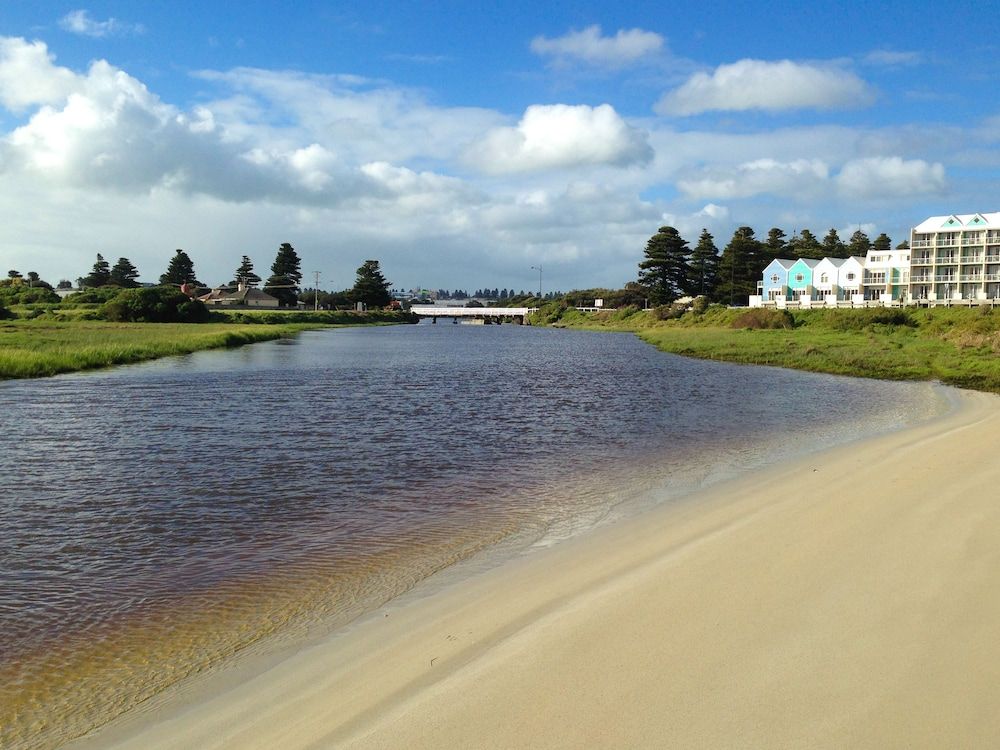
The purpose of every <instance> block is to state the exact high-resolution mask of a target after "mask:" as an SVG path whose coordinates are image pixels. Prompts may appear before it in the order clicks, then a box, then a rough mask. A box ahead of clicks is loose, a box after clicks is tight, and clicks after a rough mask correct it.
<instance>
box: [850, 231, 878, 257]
mask: <svg viewBox="0 0 1000 750" xmlns="http://www.w3.org/2000/svg"><path fill="white" fill-rule="evenodd" d="M871 247H872V243H871V241H870V240H869V239H868V235H867V234H865V233H864V232H862V231H861V230H860V229H859V230H857V231H856V232H855V233H854V234H852V235H851V240H850V242H849V243H848V245H847V251H848V252H849V253H850V254H851V255H865V254H867V252H868V251H869V250H871Z"/></svg>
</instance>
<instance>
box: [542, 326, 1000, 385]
mask: <svg viewBox="0 0 1000 750" xmlns="http://www.w3.org/2000/svg"><path fill="white" fill-rule="evenodd" d="M748 312H749V318H748V317H747V316H748ZM782 320H783V321H784V323H782ZM538 322H542V323H546V324H548V325H555V326H559V327H567V328H580V329H587V330H606V331H623V332H632V333H635V334H636V335H638V336H639V337H640V338H642V339H643V340H644V341H647V342H648V343H650V344H653V345H654V346H656V347H657V348H659V349H660V350H662V351H665V352H669V353H671V354H680V355H682V356H686V357H697V358H700V359H713V360H718V361H723V362H735V363H738V364H754V365H773V366H776V367H787V368H791V369H795V370H807V371H810V372H826V373H831V374H835V375H851V376H854V377H864V378H879V379H883V380H936V381H940V382H942V383H946V384H948V385H954V386H958V387H961V388H971V389H974V390H980V391H986V392H990V393H1000V311H994V310H993V309H992V308H988V307H983V308H976V309H969V308H962V309H959V308H944V307H941V308H934V309H906V310H900V309H877V308H872V309H861V310H812V311H808V310H803V311H795V312H794V313H784V312H783V311H776V310H751V311H748V310H747V309H745V308H744V309H725V308H721V307H712V308H710V309H709V310H708V311H707V312H705V313H704V314H702V315H696V314H694V313H691V312H687V313H685V314H684V315H683V316H681V317H678V318H676V319H670V320H659V319H658V318H657V315H656V311H653V310H647V311H639V310H636V309H635V308H629V309H626V310H623V311H609V312H606V313H580V312H577V311H576V310H573V309H569V310H562V311H551V310H550V311H549V314H548V316H547V318H545V319H543V320H541V321H538ZM768 325H773V326H784V327H774V328H768V327H765V326H768Z"/></svg>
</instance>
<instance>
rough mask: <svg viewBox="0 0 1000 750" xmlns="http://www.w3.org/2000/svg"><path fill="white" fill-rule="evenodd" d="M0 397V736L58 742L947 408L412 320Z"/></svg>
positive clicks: (59, 381) (855, 384)
mask: <svg viewBox="0 0 1000 750" xmlns="http://www.w3.org/2000/svg"><path fill="white" fill-rule="evenodd" d="M0 404H2V412H0V413H2V415H3V417H2V437H0V440H2V443H0V477H2V484H0V746H2V747H4V748H47V747H55V746H58V745H59V744H61V743H63V742H65V741H66V740H68V739H70V738H72V737H76V736H79V735H81V734H83V733H85V732H87V731H89V730H91V729H93V728H95V727H97V726H100V725H102V724H104V723H106V722H107V721H109V720H111V719H113V718H114V717H116V716H119V715H121V714H123V713H126V712H129V711H132V710H135V709H136V707H137V706H139V707H141V704H143V703H144V702H145V701H147V700H148V699H149V698H150V697H151V696H155V695H157V694H159V693H161V692H162V691H163V690H164V689H166V688H167V687H169V686H171V685H173V684H175V683H178V682H179V681H183V680H186V679H190V678H192V677H193V676H195V675H199V674H204V673H206V672H211V671H212V670H216V669H219V668H220V667H222V666H225V665H226V664H227V663H229V661H230V660H231V659H233V657H234V656H235V655H237V654H241V653H261V652H266V651H268V649H272V650H274V649H278V648H287V647H289V646H290V645H291V646H294V644H295V643H299V642H303V641H305V640H307V639H309V638H315V637H319V636H323V635H324V634H329V633H331V632H333V631H335V630H336V629H337V628H340V627H343V626H344V625H346V624H347V623H349V622H351V621H352V620H353V619H355V618H357V617H358V616H359V615H362V614H364V613H365V612H369V611H371V610H373V609H374V608H377V607H379V606H380V605H382V604H384V603H385V602H387V601H389V600H391V599H393V598H394V597H398V596H399V595H401V594H403V593H405V592H407V591H410V590H411V589H412V588H413V587H414V586H415V585H417V584H418V583H421V582H423V583H422V584H421V585H423V586H426V585H428V581H430V582H431V583H433V581H435V580H436V577H435V573H437V574H438V576H437V577H442V573H444V572H446V571H450V572H451V574H454V571H456V570H464V569H465V568H463V566H469V569H470V570H471V569H472V568H475V567H476V566H478V567H482V566H489V565H491V564H495V562H496V561H498V560H500V559H503V558H504V557H508V556H510V555H517V554H527V553H530V550H531V549H532V548H533V547H535V546H538V545H547V544H553V543H556V542H558V540H559V539H562V538H565V537H567V536H571V535H574V534H577V533H580V532H582V531H585V530H586V529H588V528H591V527H593V526H594V525H596V524H599V523H602V522H606V521H608V520H609V519H613V518H615V517H618V516H621V515H624V514H631V513H636V512H640V511H641V510H642V509H643V508H644V507H648V506H649V505H652V504H657V503H663V502H681V501H683V498H684V497H685V496H686V495H689V494H690V493H691V492H692V491H693V490H695V489H697V488H698V487H700V486H703V485H704V484H706V483H709V482H714V481H718V480H720V479H724V478H727V477H731V476H734V475H736V474H738V473H740V472H742V471H746V470H748V469H750V468H753V467H758V466H761V465H765V464H768V463H774V462H777V461H780V460H782V459H783V458H785V457H788V456H791V455H795V454H798V453H801V452H803V451H807V450H816V449H818V448H820V447H822V446H825V445H831V444H834V443H841V442H845V441H848V440H851V439H855V438H858V437H862V436H864V435H867V434H872V433H875V432H880V431H885V430H889V429H894V428H896V427H899V426H903V425H905V424H908V423H912V422H915V421H918V420H922V419H926V418H928V417H930V416H932V415H933V414H935V413H939V412H941V411H943V410H944V409H945V408H947V405H946V403H945V400H944V399H943V398H942V396H941V395H940V393H939V392H938V391H936V390H935V389H934V388H933V387H932V386H929V385H926V384H907V383H886V382H878V381H861V380H856V379H851V378H841V377H833V376H822V375H812V374H806V373H799V372H792V371H785V370H778V369H772V368H753V367H740V366H735V365H727V364H720V363H713V362H704V361H696V360H687V359H682V358H679V357H674V356H669V355H665V354H662V353H660V352H657V351H656V350H655V349H653V348H652V347H649V346H647V345H645V344H643V343H642V342H640V341H639V340H638V339H636V338H634V337H632V336H630V335H624V334H597V333H588V332H579V331H557V330H551V329H541V328H530V327H520V326H509V325H507V326H488V327H483V326H465V325H451V324H442V323H438V324H437V325H432V324H430V323H429V322H424V323H421V324H420V325H416V326H399V327H386V328H363V329H362V328H358V329H339V330H327V331H314V332H307V333H304V334H302V335H301V336H299V337H298V338H296V339H292V340H282V341H276V342H269V343H264V344H258V345H254V346H248V347H244V348H241V349H237V350H229V351H211V352H199V353H196V354H192V355H188V356H184V357H174V358H169V359H164V360H159V361H156V362H150V363H145V364H140V365H134V366H128V367H121V368H117V369H113V370H107V371H101V372H95V373H86V374H74V375H65V376H58V377H54V378H48V379H42V380H31V381H11V382H5V383H0ZM848 489H849V479H847V478H845V490H848ZM789 491H790V492H803V491H808V488H803V487H795V488H789ZM140 710H141V709H140Z"/></svg>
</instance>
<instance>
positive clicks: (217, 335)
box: [0, 319, 315, 378]
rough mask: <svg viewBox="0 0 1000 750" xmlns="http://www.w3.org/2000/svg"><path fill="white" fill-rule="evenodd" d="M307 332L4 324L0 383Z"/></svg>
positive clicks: (292, 327) (0, 327)
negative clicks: (6, 380)
mask: <svg viewBox="0 0 1000 750" xmlns="http://www.w3.org/2000/svg"><path fill="white" fill-rule="evenodd" d="M309 327H310V326H309V325H303V324H294V323H288V324H284V325H265V324H260V325H241V326H234V325H231V324H227V323H203V324H185V323H107V322H103V321H87V320H78V321H60V320H45V319H34V320H12V321H11V320H8V321H3V322H2V323H0V378H31V377H43V376H47V375H56V374H58V373H61V372H73V371H76V370H91V369H96V368H100V367H110V366H111V365H120V364H126V363H130V362H141V361H143V360H148V359H156V358H158V357H167V356H171V355H176V354H189V353H190V352H194V351H199V350H201V349H217V348H221V347H233V346H242V345H244V344H251V343H254V342H258V341H268V340H271V339H277V338H284V337H289V336H293V335H295V334H296V333H298V332H299V331H302V330H303V329H306V328H309ZM312 327H315V326H312Z"/></svg>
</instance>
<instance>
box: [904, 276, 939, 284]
mask: <svg viewBox="0 0 1000 750" xmlns="http://www.w3.org/2000/svg"><path fill="white" fill-rule="evenodd" d="M932 281H934V277H933V276H931V275H930V274H928V275H927V276H911V277H910V283H911V284H929V283H930V282H932Z"/></svg>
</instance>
